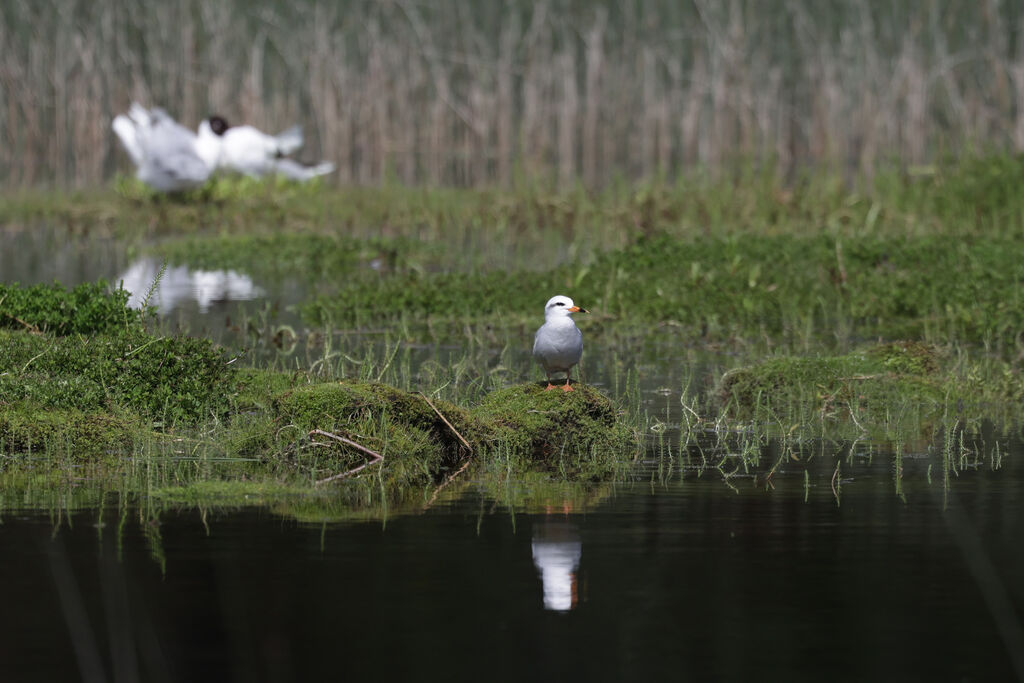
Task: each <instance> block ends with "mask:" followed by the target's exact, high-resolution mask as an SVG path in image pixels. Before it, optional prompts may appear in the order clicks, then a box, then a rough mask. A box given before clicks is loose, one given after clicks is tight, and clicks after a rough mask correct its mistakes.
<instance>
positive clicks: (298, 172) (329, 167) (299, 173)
mask: <svg viewBox="0 0 1024 683" xmlns="http://www.w3.org/2000/svg"><path fill="white" fill-rule="evenodd" d="M274 170H276V171H277V172H278V173H280V174H281V175H283V176H284V177H286V178H290V179H291V180H298V181H305V180H312V179H313V178H316V177H317V176H322V175H327V174H328V173H333V172H334V164H333V163H331V162H330V161H323V162H321V163H319V164H316V165H315V166H303V165H302V164H300V163H299V162H297V161H293V160H291V159H278V160H277V161H276V162H275V163H274Z"/></svg>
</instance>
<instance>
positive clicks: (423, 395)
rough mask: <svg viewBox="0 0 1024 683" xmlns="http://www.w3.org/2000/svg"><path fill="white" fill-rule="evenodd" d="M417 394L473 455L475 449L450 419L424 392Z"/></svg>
mask: <svg viewBox="0 0 1024 683" xmlns="http://www.w3.org/2000/svg"><path fill="white" fill-rule="evenodd" d="M416 393H417V394H419V395H420V396H422V397H423V400H424V401H426V402H427V405H428V406H430V407H431V408H433V409H434V412H435V413H437V416H438V417H439V418H441V420H442V421H443V422H444V423H445V424H446V425H448V429H450V430H452V433H453V434H455V436H457V437H459V441H461V442H462V445H463V446H465V447H466V449H467V450H468V451H469V452H470V453H472V452H473V447H472V446H470V445H469V442H468V441H466V440H465V439H464V438H462V434H459V430H458V429H456V428H455V427H453V426H452V423H451V422H449V421H448V418H446V417H445V416H444V415H442V414H441V411H440V410H438V409H437V406H435V405H434V404H433V403H432V402H431V400H430V399H429V398H427V395H426V394H424V393H423V392H422V391H417V392H416Z"/></svg>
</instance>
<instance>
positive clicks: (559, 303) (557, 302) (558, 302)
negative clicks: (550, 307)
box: [555, 301, 565, 306]
mask: <svg viewBox="0 0 1024 683" xmlns="http://www.w3.org/2000/svg"><path fill="white" fill-rule="evenodd" d="M555 305H556V306H564V305H565V304H564V303H562V302H561V301H556V302H555Z"/></svg>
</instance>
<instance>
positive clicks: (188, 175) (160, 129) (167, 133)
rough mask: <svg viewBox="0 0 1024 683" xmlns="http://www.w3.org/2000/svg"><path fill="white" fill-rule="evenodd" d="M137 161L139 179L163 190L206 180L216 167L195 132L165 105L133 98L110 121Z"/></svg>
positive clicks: (197, 183) (129, 153)
mask: <svg viewBox="0 0 1024 683" xmlns="http://www.w3.org/2000/svg"><path fill="white" fill-rule="evenodd" d="M111 128H113V130H114V132H115V133H116V134H117V137H118V138H119V139H120V140H121V144H122V145H123V146H124V148H125V150H126V151H127V152H128V155H129V156H130V157H131V158H132V161H133V162H134V163H135V167H136V171H135V175H136V176H137V177H138V179H139V180H141V181H142V182H144V183H146V184H147V185H149V186H150V187H152V188H153V189H155V190H159V191H160V192H180V191H182V190H188V189H191V188H194V187H198V186H200V185H202V184H203V183H205V182H206V180H207V179H208V178H209V177H210V173H211V172H212V171H213V168H214V167H213V166H212V165H211V164H209V163H208V162H207V161H206V160H205V159H204V158H203V157H202V156H201V155H200V154H199V152H198V150H197V148H196V135H195V133H193V132H192V131H190V130H189V129H188V128H185V127H184V126H182V125H181V124H179V123H178V122H177V121H175V120H174V119H173V118H171V116H170V115H169V114H168V113H167V112H166V111H164V110H163V109H160V108H157V107H154V108H153V109H146V108H145V107H143V106H142V105H140V104H138V103H137V102H133V103H132V106H131V109H129V111H128V114H127V115H125V114H118V115H117V116H115V117H114V122H113V123H112V124H111Z"/></svg>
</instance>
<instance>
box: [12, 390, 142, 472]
mask: <svg viewBox="0 0 1024 683" xmlns="http://www.w3.org/2000/svg"><path fill="white" fill-rule="evenodd" d="M143 429H144V428H143V425H142V423H141V422H140V421H139V420H138V419H137V418H135V417H133V416H131V415H113V414H109V413H106V412H95V411H81V410H75V409H65V410H52V409H47V410H44V409H41V408H39V407H32V406H28V405H24V404H23V405H19V406H16V407H14V408H11V407H7V408H4V409H2V410H0V452H7V453H30V452H46V453H48V454H54V453H64V454H67V455H70V456H72V457H73V458H76V459H80V458H94V457H96V456H102V455H106V454H113V455H122V454H124V453H125V452H128V451H130V450H131V448H132V444H133V443H134V442H135V440H136V439H137V438H138V437H139V436H140V435H141V434H142V432H143Z"/></svg>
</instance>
